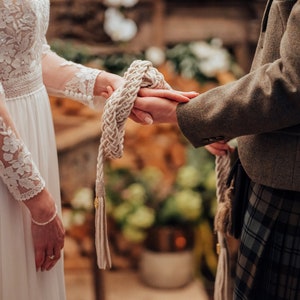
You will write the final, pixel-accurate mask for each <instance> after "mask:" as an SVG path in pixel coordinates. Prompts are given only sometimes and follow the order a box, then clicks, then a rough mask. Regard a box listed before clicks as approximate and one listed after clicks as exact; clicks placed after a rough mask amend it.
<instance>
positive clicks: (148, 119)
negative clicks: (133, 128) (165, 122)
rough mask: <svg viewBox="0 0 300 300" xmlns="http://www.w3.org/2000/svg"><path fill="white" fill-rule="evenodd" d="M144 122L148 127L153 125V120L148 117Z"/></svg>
mask: <svg viewBox="0 0 300 300" xmlns="http://www.w3.org/2000/svg"><path fill="white" fill-rule="evenodd" d="M144 121H145V123H146V124H148V125H151V124H153V119H152V118H150V117H146V118H145V119H144Z"/></svg>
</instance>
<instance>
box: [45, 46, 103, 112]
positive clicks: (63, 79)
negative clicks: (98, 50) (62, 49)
mask: <svg viewBox="0 0 300 300" xmlns="http://www.w3.org/2000/svg"><path fill="white" fill-rule="evenodd" d="M101 72H102V71H101V70H98V69H93V68H89V67H86V66H83V65H80V64H76V63H74V62H70V61H67V60H65V59H64V58H62V57H60V56H58V55H57V54H56V53H55V52H53V51H51V50H50V47H49V46H48V44H45V45H44V47H43V77H44V83H45V85H46V88H47V91H48V93H49V94H50V95H52V96H57V97H63V98H70V99H72V100H76V101H79V102H81V103H83V104H85V105H87V106H89V107H91V108H94V109H97V108H98V107H100V106H101V105H102V102H103V98H102V97H96V96H94V86H95V82H96V79H97V76H98V75H99V74H100V73H101ZM57 74H60V75H59V76H57Z"/></svg>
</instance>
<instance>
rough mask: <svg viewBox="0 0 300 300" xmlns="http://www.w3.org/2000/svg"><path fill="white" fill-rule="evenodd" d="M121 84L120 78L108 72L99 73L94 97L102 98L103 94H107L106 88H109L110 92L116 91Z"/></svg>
mask: <svg viewBox="0 0 300 300" xmlns="http://www.w3.org/2000/svg"><path fill="white" fill-rule="evenodd" d="M122 82H123V79H122V77H120V76H119V75H116V74H112V73H110V72H106V71H101V72H100V73H99V74H98V76H97V78H96V82H95V87H94V95H95V96H102V94H103V93H107V92H108V90H107V87H108V86H110V87H111V88H112V90H115V89H117V88H118V87H119V86H120V85H121V84H122Z"/></svg>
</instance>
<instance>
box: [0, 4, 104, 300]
mask: <svg viewBox="0 0 300 300" xmlns="http://www.w3.org/2000/svg"><path fill="white" fill-rule="evenodd" d="M49 7H50V4H49V0H1V1H0V101H3V102H5V104H6V107H7V110H8V111H9V114H10V118H11V120H12V123H13V124H14V126H15V128H16V131H17V134H14V133H12V132H11V129H10V128H9V126H8V125H7V124H6V123H5V118H2V116H1V111H0V123H1V124H0V142H1V143H0V176H1V179H0V300H63V299H65V288H64V270H63V260H62V259H61V260H60V261H59V262H58V263H57V264H56V265H55V267H54V268H53V269H52V270H50V271H45V272H41V271H36V269H35V260H34V252H33V243H32V236H31V218H30V213H29V211H28V209H27V208H26V207H25V205H22V203H21V202H22V201H26V200H27V199H30V198H31V197H32V196H34V195H36V194H37V193H39V192H40V191H41V190H42V189H43V188H44V186H46V187H47V188H48V190H49V191H50V192H51V194H52V195H53V196H54V199H55V200H56V201H57V206H58V207H59V212H60V205H61V204H60V189H59V175H58V164H57V151H56V144H55V135H54V130H53V121H52V115H51V110H50V105H49V99H48V93H49V94H54V95H58V96H59V95H61V96H66V95H68V97H69V98H73V99H74V100H79V101H81V102H83V103H85V104H87V105H90V106H93V105H94V104H95V103H96V102H97V101H99V99H95V97H93V89H94V83H95V79H96V77H97V76H98V74H99V71H98V70H94V69H89V68H85V67H82V66H79V65H75V64H72V63H69V62H66V61H65V60H63V59H62V58H60V57H58V56H57V55H56V54H54V53H53V52H51V51H50V48H49V46H48V45H47V43H46V39H45V34H46V30H47V27H48V18H49ZM16 157H17V158H16Z"/></svg>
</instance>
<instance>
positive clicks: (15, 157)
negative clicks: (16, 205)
mask: <svg viewBox="0 0 300 300" xmlns="http://www.w3.org/2000/svg"><path fill="white" fill-rule="evenodd" d="M0 145H1V149H0V176H1V178H2V180H3V181H4V183H5V184H6V186H7V188H8V190H9V191H10V193H11V194H12V195H13V196H14V198H15V199H16V200H19V201H24V200H29V199H31V198H32V197H34V196H35V195H37V194H38V193H39V192H41V191H42V190H43V189H44V187H45V182H44V180H43V179H42V177H41V176H40V173H39V171H38V169H37V167H36V165H35V164H34V163H33V161H32V158H31V154H30V152H29V151H28V149H27V147H26V146H25V145H24V143H23V142H22V141H21V140H20V139H19V138H17V136H16V134H15V133H14V132H13V131H12V129H11V128H10V127H7V126H6V124H5V122H4V120H3V118H2V117H0Z"/></svg>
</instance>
